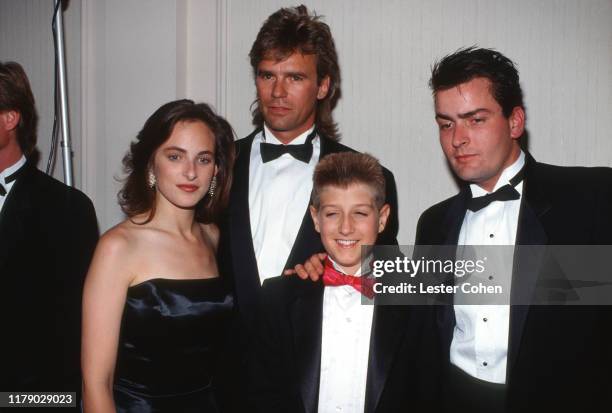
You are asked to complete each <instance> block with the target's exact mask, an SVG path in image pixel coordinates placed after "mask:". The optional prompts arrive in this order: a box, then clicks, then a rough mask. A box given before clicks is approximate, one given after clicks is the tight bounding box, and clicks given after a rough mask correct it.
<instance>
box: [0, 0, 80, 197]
mask: <svg viewBox="0 0 612 413" xmlns="http://www.w3.org/2000/svg"><path fill="white" fill-rule="evenodd" d="M53 6H54V2H53V1H52V0H44V1H43V0H0V61H3V62H6V61H10V60H14V61H16V62H19V63H20V64H21V65H22V66H23V68H24V70H25V71H26V73H27V75H28V78H29V79H30V85H31V87H32V92H33V93H34V98H35V100H36V107H37V109H38V116H39V118H40V119H39V124H38V148H39V149H40V151H41V157H40V158H41V160H40V163H39V164H38V167H39V169H42V170H45V168H46V166H47V158H48V157H49V150H50V147H51V131H52V128H53V76H54V53H53V34H52V32H51V19H52V17H53ZM64 36H65V49H66V50H65V54H66V67H67V74H66V75H67V78H68V79H67V80H68V95H69V96H68V100H69V105H70V109H71V111H70V118H69V120H70V129H71V137H72V149H73V152H74V153H75V156H74V158H73V160H74V176H75V185H76V186H80V184H81V173H80V172H81V157H80V156H79V153H80V150H81V136H80V132H81V112H80V111H79V107H80V102H81V87H80V86H81V85H80V78H81V71H80V67H81V60H80V59H81V53H80V48H81V43H80V37H81V2H80V1H79V0H72V1H71V2H70V7H69V8H68V9H67V10H66V12H65V13H64ZM58 145H59V144H58ZM61 156H62V155H61V152H60V151H58V152H57V161H56V164H55V169H54V176H55V177H56V178H58V179H60V180H63V179H64V170H63V165H62V157H61Z"/></svg>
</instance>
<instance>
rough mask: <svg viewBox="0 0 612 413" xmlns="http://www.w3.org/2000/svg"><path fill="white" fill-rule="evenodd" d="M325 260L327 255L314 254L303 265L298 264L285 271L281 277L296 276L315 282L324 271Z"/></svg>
mask: <svg viewBox="0 0 612 413" xmlns="http://www.w3.org/2000/svg"><path fill="white" fill-rule="evenodd" d="M325 258H327V253H325V252H320V253H318V254H314V255H313V256H312V257H310V258H308V260H307V261H306V262H305V263H304V264H298V265H296V266H295V267H294V268H293V269H287V270H285V271H284V272H283V275H293V274H296V275H297V276H298V277H300V278H301V279H303V280H307V279H309V278H310V279H311V280H312V281H317V280H318V279H319V278H320V277H321V276H322V275H323V271H324V270H325V264H324V262H325Z"/></svg>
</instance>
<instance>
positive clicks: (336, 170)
mask: <svg viewBox="0 0 612 413" xmlns="http://www.w3.org/2000/svg"><path fill="white" fill-rule="evenodd" d="M312 180H313V186H312V198H311V203H312V206H314V207H315V209H319V207H320V204H321V192H322V191H323V189H324V188H325V187H327V186H335V187H339V188H348V187H349V186H350V185H353V184H364V185H367V186H369V187H370V188H372V191H373V192H374V202H375V203H376V207H377V208H378V209H380V208H382V206H383V205H384V204H385V193H386V188H385V176H384V174H383V169H382V166H381V165H380V163H379V162H378V160H377V159H376V158H375V157H373V156H372V155H369V154H367V153H359V152H338V153H333V154H330V155H327V156H326V157H324V158H323V159H321V161H320V162H319V163H318V164H317V166H316V168H315V171H314V176H313V178H312Z"/></svg>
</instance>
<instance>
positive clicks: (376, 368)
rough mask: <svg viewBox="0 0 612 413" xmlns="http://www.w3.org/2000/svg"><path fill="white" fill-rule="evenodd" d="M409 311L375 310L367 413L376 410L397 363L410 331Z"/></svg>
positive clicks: (391, 307) (389, 307)
mask: <svg viewBox="0 0 612 413" xmlns="http://www.w3.org/2000/svg"><path fill="white" fill-rule="evenodd" d="M408 311H409V310H407V309H406V308H403V307H398V306H376V307H374V316H373V318H372V334H371V338H370V357H369V361H368V373H367V384H366V399H365V412H366V413H374V412H375V411H376V406H378V403H379V401H380V397H381V395H382V391H383V389H384V386H385V383H386V381H387V377H388V376H389V372H390V371H391V367H392V366H393V360H394V359H395V355H396V354H397V351H398V347H399V345H400V343H401V342H402V340H403V338H404V335H405V332H406V325H407V323H408V322H409V320H408V314H409V313H408Z"/></svg>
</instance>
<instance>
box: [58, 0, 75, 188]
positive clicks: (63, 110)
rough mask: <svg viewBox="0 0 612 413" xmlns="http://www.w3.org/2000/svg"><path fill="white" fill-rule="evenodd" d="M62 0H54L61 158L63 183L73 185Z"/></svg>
mask: <svg viewBox="0 0 612 413" xmlns="http://www.w3.org/2000/svg"><path fill="white" fill-rule="evenodd" d="M61 1H62V0H55V16H54V19H55V27H54V30H55V48H56V50H57V74H58V77H59V79H58V81H59V92H60V114H61V126H62V129H61V131H62V141H61V146H62V159H63V163H64V183H65V184H66V185H68V186H73V174H72V147H71V143H70V125H69V123H68V95H67V93H66V62H65V58H64V20H63V17H62V5H61V4H58V3H61Z"/></svg>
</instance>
